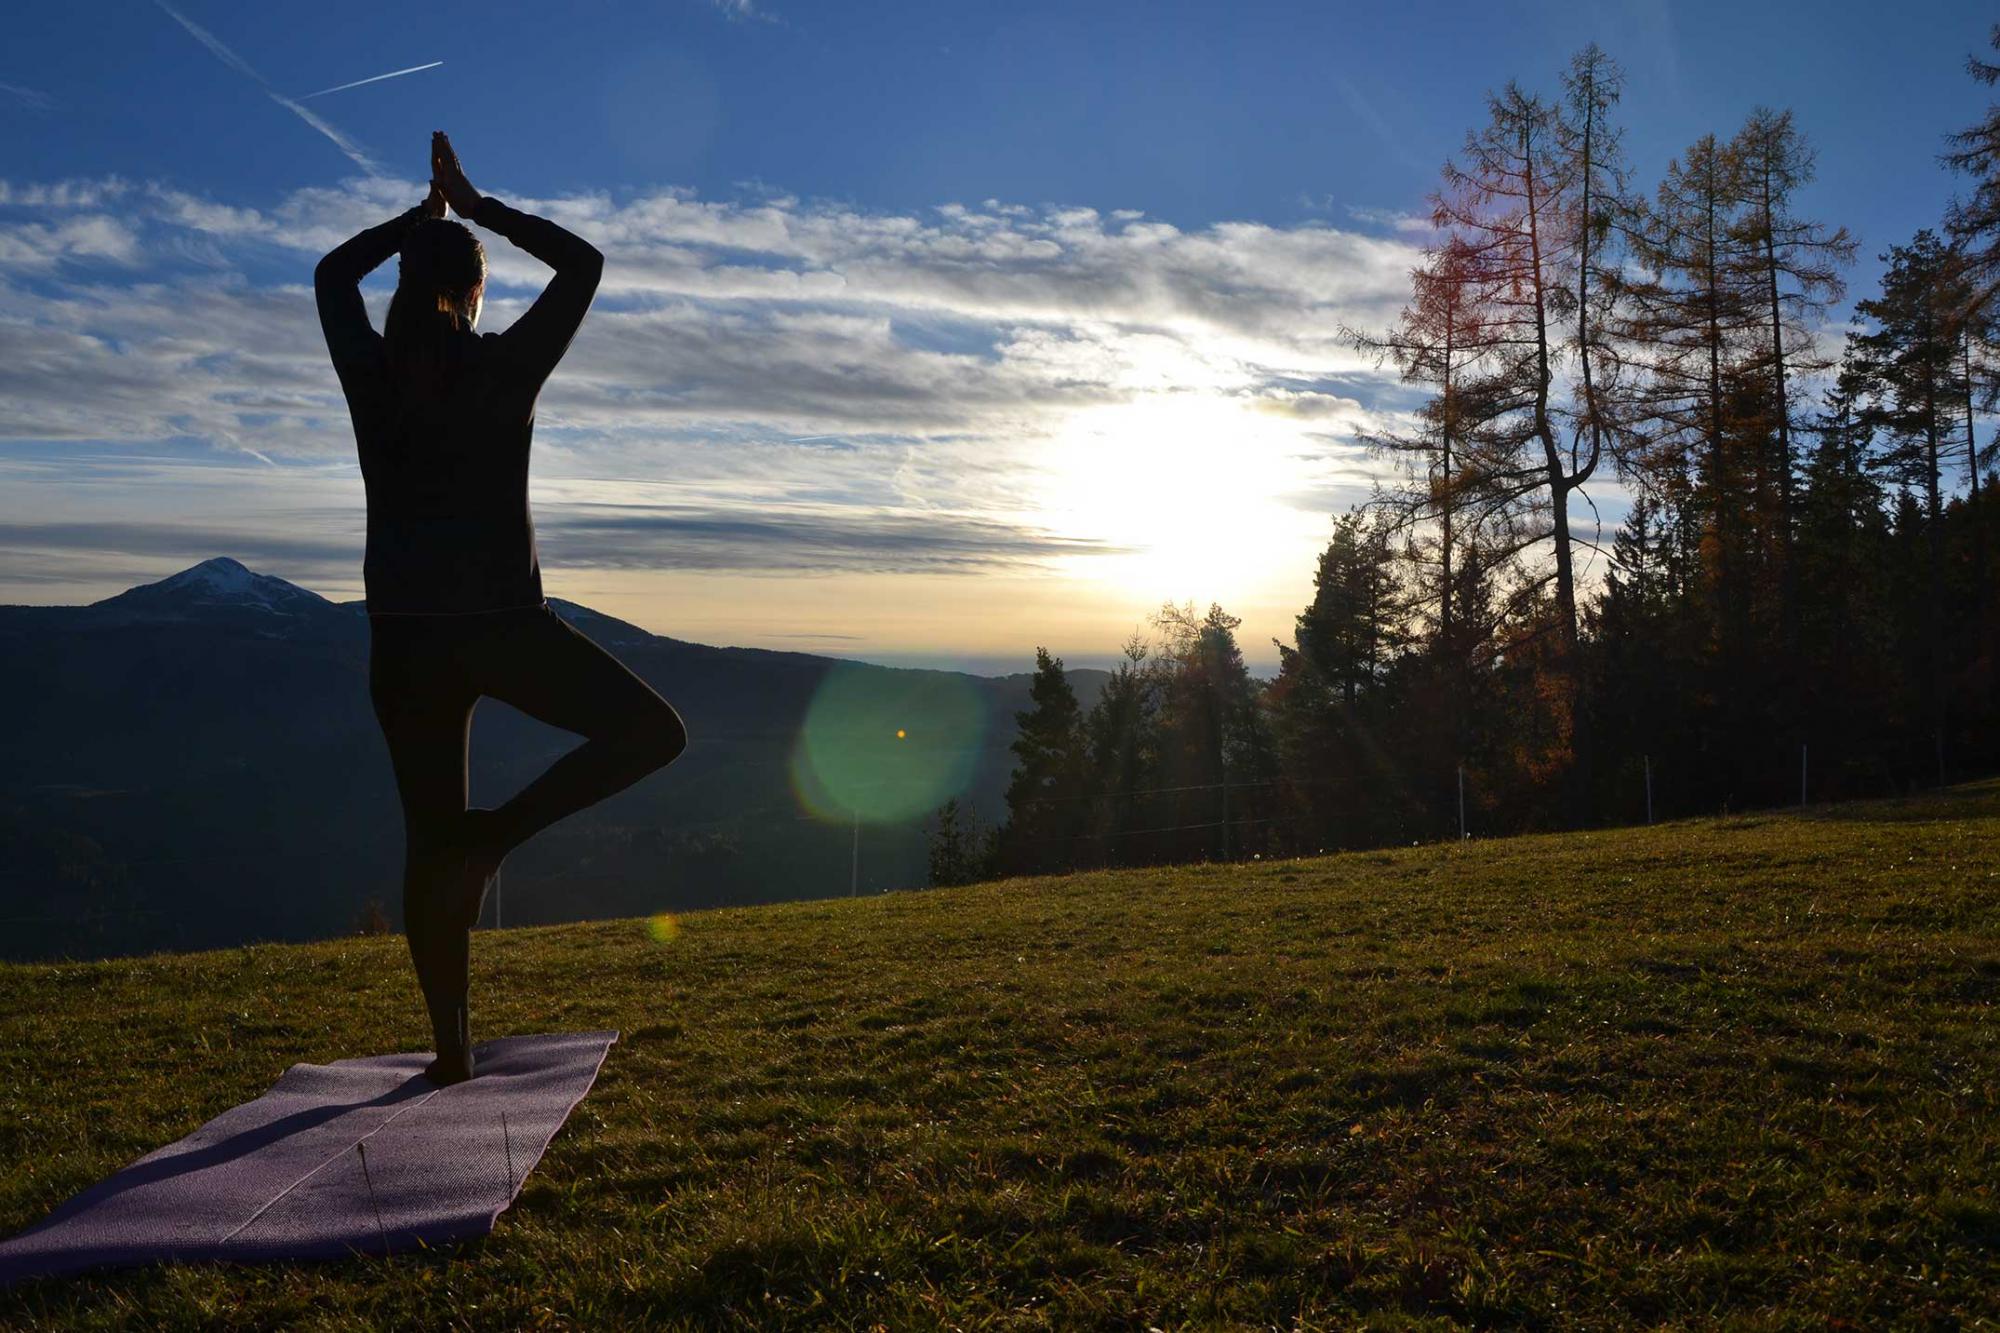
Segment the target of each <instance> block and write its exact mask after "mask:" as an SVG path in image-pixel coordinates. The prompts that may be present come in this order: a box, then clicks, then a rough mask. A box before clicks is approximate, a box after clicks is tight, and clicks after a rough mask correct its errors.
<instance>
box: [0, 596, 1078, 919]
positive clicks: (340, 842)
mask: <svg viewBox="0 0 2000 1333" xmlns="http://www.w3.org/2000/svg"><path fill="white" fill-rule="evenodd" d="M550 604H551V606H552V607H554V608H555V610H556V612H557V614H559V615H561V616H562V617H563V618H564V619H565V620H567V621H569V622H570V623H571V624H572V625H574V626H576V628H577V629H579V630H580V631H582V632H583V633H584V634H585V635H587V636H588V637H590V638H591V639H592V640H593V641H595V642H597V643H599V644H601V645H603V646H604V647H605V648H607V649H609V650H610V651H611V652H613V653H615V654H616V655H617V656H618V657H619V659H620V660H621V661H623V662H624V663H625V664H626V665H627V666H629V667H631V668H632V670H634V671H635V672H637V673H638V674H639V675H640V676H641V677H642V678H644V679H645V680H646V681H647V682H648V683H649V684H651V685H652V686H653V687H654V688H655V689H657V690H658V691H659V692H660V693H661V694H662V695H663V696H664V697H665V698H667V699H668V700H669V701H671V702H672V703H673V704H674V706H675V708H676V709H677V710H679V712H680V713H681V715H682V717H683V718H685V719H686V721H687V724H688V730H689V734H690V737H691V744H690V746H689V749H688V752H687V753H686V754H685V755H683V756H682V757H681V759H680V760H679V761H677V762H676V763H675V764H673V765H672V766H671V767H669V768H668V769H666V770H664V771H662V772H659V773H655V774H653V775H651V776H649V777H647V778H644V779H642V780H641V781H640V782H639V783H638V784H636V785H635V786H634V787H632V788H629V789H627V790H626V791H624V792H620V793H619V794H618V795H616V796H614V797H612V798H611V799H610V800H608V801H605V802H603V803H602V804H600V805H598V806H597V807H595V808H593V809H591V810H587V811H583V812H580V813H578V814H576V815H572V816H571V817H570V818H568V819H566V820H564V821H562V822H561V823H559V824H557V825H555V826H554V827H552V828H550V829H548V830H546V831H545V832H543V833H542V834H541V835H540V836H539V837H538V838H537V839H536V840H535V841H533V842H531V843H530V844H528V845H527V846H526V847H523V848H522V849H520V850H519V851H518V852H517V853H515V855H514V856H513V857H511V858H509V860H508V863H507V868H506V873H505V875H504V877H503V881H502V894H501V899H502V903H501V906H502V910H503V911H504V914H505V920H506V922H507V923H508V924H525V923H528V922H554V921H567V920H582V919H590V918H595V917H602V916H611V915H630V914H633V913H641V912H651V911H659V910H678V909H685V908H692V907H706V906H720V905H729V904H739V903H749V902H760V901H769V900H772V899H775V898H781V897H810V896H823V895H825V894H827V893H834V892H845V891H847V889H848V888H849V885H850V882H851V881H858V885H859V888H860V889H861V890H862V891H863V892H870V891H876V890H881V889H887V888H898V887H907V886H910V885H914V884H920V883H922V882H923V879H924V873H925V841H924V832H923V827H922V819H923V817H924V815H926V814H927V813H928V812H929V810H931V809H934V808H935V807H936V806H937V805H939V804H942V803H943V801H944V800H945V799H947V798H949V797H952V796H957V797H959V798H960V799H962V800H963V801H965V802H966V803H967V804H968V805H969V806H970V807H971V808H972V809H973V810H975V811H976V812H977V813H978V814H979V815H980V816H981V817H982V818H983V819H986V820H988V821H989V822H990V821H991V820H993V819H995V818H997V817H998V816H999V815H1000V813H1001V812H1002V809H1003V801H1002V793H1003V792H1004V790H1005V787H1006V782H1007V777H1008V774H1009V772H1010V771H1011V769H1012V755H1011V753H1010V752H1009V750H1008V746H1009V745H1010V744H1011V742H1012V740H1013V734H1014V722H1013V719H1014V714H1015V713H1016V712H1017V711H1020V710H1022V709H1025V708H1027V707H1028V706H1029V696H1028V684H1029V680H1030V675H1029V674H1028V673H1026V672H1023V673H1020V674H1017V675H1012V676H1005V677H981V676H971V675H966V674H963V673H957V672H944V671H922V670H907V669H899V668H891V667H880V666H874V665H870V664H865V663H858V662H849V661H842V660H839V659H834V658H827V657H819V656H815V655H812V654H808V653H789V652H772V651H767V650H764V649H757V648H719V647H711V646H709V645H706V644H697V643H689V642H685V641H683V640H678V639H673V638H669V637H666V636H664V635H657V634H652V633H650V632H648V631H646V630H644V629H641V628H640V627H639V626H637V625H633V624H630V623H628V622H626V621H623V620H619V619H617V618H615V617H612V616H607V615H603V614H602V613H600V612H597V611H594V610H591V609H590V608H589V607H586V606H582V605H579V604H577V603H574V602H568V601H564V600H562V599H559V598H552V599H550ZM368 645H369V636H368V619H367V610H366V605H365V603H363V602H361V601H352V602H333V601H329V600H328V599H326V598H324V597H320V596H319V595H317V594H316V593H313V592H310V591H308V590H306V589H304V588H300V587H298V586H296V585H294V584H291V583H288V582H286V581H285V580H284V579H281V578H276V577H274V576H271V575H267V574H259V573H256V572H253V571H252V570H250V569H248V568H246V567H244V566H243V565H242V564H241V563H239V562H238V561H236V560H232V559H229V558H228V557H218V558H215V559H212V560H204V561H202V562H201V563H200V564H197V565H194V566H192V567H191V568H188V569H185V570H182V571H181V572H180V573H178V574H174V575H172V576H171V577H169V578H165V579H161V580H159V581H158V582H156V583H149V584H144V585H142V586H139V587H135V588H131V589H128V590H126V591H125V592H122V593H119V594H117V595H116V596H113V597H107V598H105V599H103V600H102V601H98V602H94V603H91V604H90V605H88V606H60V607H54V606H0V697H5V698H7V699H10V700H12V701H13V706H12V708H10V710H9V712H10V716H11V717H12V719H13V720H14V721H13V724H12V725H10V726H9V727H8V728H6V729H5V730H4V731H0V866H5V867H6V870H5V871H4V872H0V956H5V957H11V958H36V957H50V956H57V955H75V956H90V955H105V954H116V953H130V952H135V951H143V950H150V949H161V948H176V949H178V948H194V947H207V946H215V945H226V944H234V943H241V942H245V941H249V940H259V939H308V938H318V937H325V936H328V935H333V934H339V933H343V932H346V931H348V930H351V929H353V928H354V927H355V925H356V923H357V921H358V920H360V919H362V918H363V917H365V916H367V915H369V914H370V904H371V902H372V903H374V904H377V905H379V908H380V910H381V911H382V913H383V914H384V915H385V916H386V917H387V918H388V919H390V920H391V921H393V920H395V919H397V917H398V916H399V899H400V894H401V885H400V875H401V861H402V845H403V844H402V816H401V811H400V807H399V805H398V803H397V799H396V788H395V779H394V775H393V773H392V772H391V770H390V765H389V758H388V752H387V749H386V747H385V746H384V744H383V741H382V736H381V731H380V729H379V727H378V725H377V723H376V721H375V716H374V712H373V708H372V706H371V703H370V700H369V695H368ZM1072 675H1073V678H1074V680H1075V682H1076V687H1077V692H1078V695H1079V698H1080V699H1082V701H1083V702H1084V704H1085V706H1086V707H1087V706H1088V705H1089V703H1090V702H1091V700H1092V699H1094V698H1095V695H1096V692H1097V690H1098V688H1100V687H1101V685H1102V681H1103V673H1101V672H1092V671H1078V672H1074V673H1072ZM809 727H810V733H811V740H810V742H808V739H807V733H808V728H809ZM577 743H578V741H577V738H576V737H575V736H574V735H572V734H571V733H568V732H565V731H561V730H558V729H556V728H553V727H549V726H545V725H543V724H542V723H539V722H537V721H535V720H534V719H532V718H529V717H527V716H525V715H524V714H522V713H519V712H517V711H516V710H514V709H512V708H510V707H508V706H507V705H505V704H503V703H501V702H499V701H498V700H493V699H487V700H483V701H481V703H480V705H479V706H478V708H477V710H476V713H475V724H474V727H473V737H472V742H471V747H470V768H471V772H470V780H469V799H470V801H471V802H472V803H473V804H476V805H497V804H499V803H501V802H502V801H503V800H505V799H506V798H507V797H508V796H509V795H511V794H512V793H513V792H514V791H515V790H517V789H519V788H520V787H521V786H522V785H524V784H525V783H526V782H527V781H529V780H530V779H531V778H532V777H533V776H534V775H535V774H536V773H538V772H540V771H541V770H542V769H543V768H545V767H546V766H547V765H548V764H549V763H550V762H552V761H553V760H554V759H555V758H556V757H557V756H559V755H560V754H562V753H563V752H564V751H566V750H568V749H570V748H572V747H573V746H574V745H576V744H577ZM871 793H872V794H871ZM882 793H887V795H888V796H889V797H892V798H893V799H880V798H881V795H882ZM849 806H857V807H860V808H861V814H860V816H859V817H858V818H857V817H856V815H855V814H854V813H853V812H852V811H850V810H849V809H848V807H849ZM857 866H858V870H857ZM490 919H491V918H490V916H489V921H490Z"/></svg>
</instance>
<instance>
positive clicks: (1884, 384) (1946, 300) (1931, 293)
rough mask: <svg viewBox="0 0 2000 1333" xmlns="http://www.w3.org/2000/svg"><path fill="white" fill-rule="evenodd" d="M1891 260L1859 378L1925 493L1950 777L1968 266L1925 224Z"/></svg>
mask: <svg viewBox="0 0 2000 1333" xmlns="http://www.w3.org/2000/svg"><path fill="white" fill-rule="evenodd" d="M1882 258H1883V260H1884V261H1885V262H1886V263H1887V264H1888V266H1889V267H1888V270H1887V271H1886V272H1884V273H1883V275H1882V290H1881V294H1880V295H1879V296H1875V297H1871V298H1869V299H1868V300H1865V301H1861V302H1858V303H1857V304H1856V306H1855V313H1856V314H1857V315H1859V316H1860V317H1861V318H1863V319H1866V320H1868V321H1870V322H1872V323H1873V324H1874V326H1875V327H1874V328H1873V329H1872V330H1870V331H1869V332H1866V333H1861V334H1857V335H1855V336H1854V338H1853V341H1852V346H1853V349H1854V365H1855V372H1856V380H1857V383H1858V384H1859V385H1860V386H1861V387H1862V389H1863V392H1864V393H1865V394H1866V406H1865V407H1864V409H1863V412H1862V416H1863V419H1864V420H1865V421H1866V422H1867V423H1868V424H1869V426H1870V427H1871V428H1873V429H1874V430H1876V431H1877V432H1879V434H1878V446H1877V451H1876V462H1877V464H1878V465H1879V466H1880V467H1882V468H1883V469H1884V470H1885V471H1886V472H1887V473H1888V475H1889V476H1890V477H1892V478H1893V479H1894V480H1896V481H1898V482H1900V483H1902V484H1903V485H1905V486H1912V487H1916V488H1918V489H1919V490H1921V491H1922V493H1923V513H1924V530H1925V549H1926V554H1927V557H1928V558H1927V561H1926V564H1927V578H1926V584H1927V596H1926V597H1925V598H1924V605H1925V632H1924V654H1923V656H1924V676H1925V679H1926V681H1927V683H1928V687H1929V694H1930V701H1931V710H1930V711H1931V719H1932V723H1933V726H1934V727H1935V728H1936V734H1937V738H1938V740H1937V744H1938V754H1939V758H1938V763H1939V769H1940V780H1942V769H1943V765H1944V757H1943V745H1944V739H1943V738H1944V735H1945V723H1946V711H1945V672H1946V662H1945V655H1944V642H1943V640H1944V600H1945V595H1944V591H1945V569H1944V480H1943V460H1944V450H1945V447H1946V443H1947V441H1948V440H1950V439H1951V438H1952V436H1953V435H1954V434H1955V431H1954V426H1955V425H1956V417H1957V413H1958V412H1959V411H1960V410H1961V409H1962V405H1963V403H1964V400H1963V398H1962V397H1961V395H1960V394H1959V393H1957V392H1956V391H1955V390H1956V385H1957V374H1956V370H1957V364H1956V363H1957V362H1958V359H1959V356H1958V347H1957V324H1956V321H1955V319H1954V316H1953V313H1952V312H1954V311H1955V310H1957V309H1960V308H1962V305H1963V301H1964V294H1963V289H1962V288H1961V287H1960V286H1959V285H1958V282H1957V279H1958V277H1959V274H1960V272H1961V270H1960V269H1959V267H1958V265H1957V264H1956V263H1955V261H1954V258H1953V256H1952V254H1951V252H1950V251H1949V250H1947V249H1946V248H1945V246H1944V244H1943V242H1941V241H1940V240H1939V239H1938V237H1937V235H1936V234H1935V233H1934V232H1932V231H1930V230H1929V229H1928V228H1926V229H1924V230H1922V231H1919V232H1918V233H1917V234H1916V236H1915V237H1914V238H1912V240H1911V241H1910V243H1909V244H1908V245H1898V246H1892V247H1890V249H1889V252H1888V253H1887V254H1885V255H1883V256H1882Z"/></svg>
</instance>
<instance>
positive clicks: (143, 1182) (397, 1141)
mask: <svg viewBox="0 0 2000 1333" xmlns="http://www.w3.org/2000/svg"><path fill="white" fill-rule="evenodd" d="M617 1039H618V1034H617V1033H616V1032H566V1033H552V1034H547V1035H543V1036H533V1037H499V1038H496V1039H494V1040H492V1041H488V1042H482V1043H479V1044H478V1045H476V1046H474V1047H473V1056H474V1061H475V1068H476V1069H477V1070H478V1071H479V1072H478V1076H477V1077H476V1078H474V1079H472V1080H471V1081H469V1082H466V1083H457V1084H454V1085H452V1086H451V1087H448V1088H439V1087H437V1086H436V1085H435V1084H433V1083H431V1081H430V1080H429V1079H426V1078H425V1077H424V1076H423V1071H424V1066H426V1065H428V1064H429V1063H430V1062H431V1056H430V1053H429V1052H428V1051H426V1052H423V1053H420V1054H417V1053H412V1054H404V1055H371V1056H366V1057H362V1058H358V1059H351V1060H335V1061H334V1062H333V1063H331V1064H325V1065H308V1064H297V1065H293V1066H292V1067H291V1068H290V1069H289V1070H287V1071H285V1074H284V1076H283V1077H282V1078H280V1079H279V1080H278V1081H277V1082H276V1083H275V1084H273V1085H272V1086H271V1090H270V1091H269V1092H267V1093H265V1094H264V1095H263V1096H261V1097H259V1098H257V1099H256V1100H255V1101H251V1102H245V1103H244V1104H243V1105H241V1106H233V1107H231V1108H230V1109H229V1110H227V1111H224V1112H223V1113H222V1114H221V1115H219V1116H217V1117H215V1119H213V1120H211V1121H209V1122H208V1123H207V1124H205V1125H203V1126H202V1127H201V1128H199V1129H197V1130H195V1131H194V1133H192V1134H190V1135H188V1136H187V1137H186V1138H184V1139H181V1140H180V1141H179V1142H176V1143H170V1144H168V1145H167V1146H166V1147H164V1148H161V1149H159V1150H158V1151H157V1152H152V1153H148V1154H147V1155H146V1156H144V1157H141V1158H140V1159H139V1160H138V1161H136V1162H134V1163H133V1164H132V1165H130V1166H128V1167H126V1168H125V1169H124V1170H123V1171H120V1172H118V1173H117V1174H116V1175H114V1176H111V1177H109V1178H107V1179H105V1180H102V1181H100V1182H98V1183H97V1184H95V1185H93V1186H91V1187H90V1188H89V1189H87V1190H85V1191H84V1192H83V1193H81V1194H79V1195H77V1196H76V1197H75V1198H73V1199H71V1200H70V1201H69V1202H67V1203H65V1204H63V1205H62V1206H61V1207H59V1208H57V1209H56V1210H55V1211H54V1212H53V1213H50V1214H49V1216H48V1217H47V1218H45V1219H43V1220H42V1221H41V1222H40V1223H38V1224H36V1225H35V1226H32V1227H30V1228H28V1229H27V1230H26V1231H23V1232H21V1233H20V1234H19V1235H17V1236H14V1237H12V1238H10V1239H8V1240H5V1241H0V1285H5V1284H7V1283H11V1282H16V1281H19V1280H21V1279H23V1278H31V1277H60V1276H64V1275H67V1274H70V1273H79V1272H82V1271H84V1270H86V1269H91V1268H101V1267H118V1266H130V1265H133V1264H145V1263H156V1262H161V1261H167V1260H181V1261H189V1260H202V1259H223V1260H233V1261H255V1260H265V1259H328V1258H338V1257H340V1256H343V1255H348V1254H372V1255H379V1254H385V1253H391V1252H394V1251H397V1250H407V1249H413V1248H415V1247H416V1246H417V1245H418V1244H419V1243H422V1244H425V1245H437V1244H442V1243H445V1242H449V1241H458V1240H465V1239H468V1238H469V1237H473V1236H483V1235H485V1234H486V1233H487V1232H489V1231H491V1230H492V1229H493V1222H494V1219H495V1218H497V1217H499V1216H500V1214H501V1213H502V1212H503V1211H505V1209H506V1207H507V1205H508V1204H510V1203H512V1202H513V1201H514V1196H515V1195H516V1194H518V1193H519V1192H520V1189H521V1185H522V1183H523V1182H524V1181H525V1180H526V1179H527V1175H528V1172H529V1171H530V1170H532V1169H533V1168H534V1165H535V1163H536V1162H538V1161H540V1160H541V1156H542V1152H543V1150H544V1149H546V1148H547V1147H548V1146H549V1140H550V1139H552V1138H554V1137H555V1132H556V1131H557V1130H558V1129H560V1128H562V1124H563V1121H565V1120H567V1119H568V1118H569V1113H570V1112H571V1111H572V1110H574V1109H575V1107H576V1104H577V1103H578V1102H580V1101H582V1100H583V1096H584V1094H585V1093H586V1092H589V1091H590V1085H591V1084H592V1083H593V1082H595V1081H596V1079H597V1071H598V1068H599V1067H600V1066H602V1065H603V1063H604V1057H605V1055H606V1053H607V1052H608V1051H609V1050H610V1047H611V1043H612V1042H614V1041H616V1040H617Z"/></svg>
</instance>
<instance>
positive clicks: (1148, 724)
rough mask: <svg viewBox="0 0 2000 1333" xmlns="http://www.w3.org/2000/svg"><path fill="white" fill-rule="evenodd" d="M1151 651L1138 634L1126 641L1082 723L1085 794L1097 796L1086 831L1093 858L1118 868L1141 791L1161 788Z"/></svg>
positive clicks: (1139, 810)
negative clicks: (1094, 851)
mask: <svg viewBox="0 0 2000 1333" xmlns="http://www.w3.org/2000/svg"><path fill="white" fill-rule="evenodd" d="M1150 654H1151V649H1150V648H1149V647H1148V646H1147V644H1146V641H1145V639H1144V638H1143V637H1141V636H1139V635H1136V634H1135V635H1134V636H1132V638H1130V639H1128V640H1127V641H1126V643H1125V655H1124V660H1122V661H1120V662H1119V663H1118V665H1117V667H1115V668H1114V669H1113V670H1112V672H1111V678H1110V679H1109V680H1107V681H1105V682H1104V688H1103V690H1102V691H1101V692H1100V693H1099V694H1098V696H1097V702H1096V703H1095V704H1093V705H1091V709H1090V714H1089V716H1088V717H1086V718H1085V719H1084V724H1083V734H1084V743H1085V747H1086V750H1087V752H1088V756H1089V757H1088V762H1089V769H1090V778H1089V782H1090V791H1091V794H1092V795H1093V796H1094V797H1095V798H1096V801H1095V809H1094V811H1093V815H1094V818H1093V819H1092V821H1091V828H1090V831H1091V833H1092V835H1093V837H1092V843H1091V845H1093V846H1095V847H1096V848H1098V849H1099V851H1098V855H1097V857H1096V858H1095V859H1098V860H1101V861H1106V862H1110V863H1112V864H1120V863H1122V862H1123V861H1125V860H1129V859H1132V851H1133V848H1132V844H1130V843H1129V842H1124V841H1121V835H1122V834H1124V833H1125V832H1127V831H1129V830H1131V829H1135V828H1141V827H1145V826H1146V825H1144V824H1141V823H1137V822H1135V821H1136V820H1138V819H1140V817H1141V816H1142V815H1143V814H1144V812H1145V807H1144V805H1143V804H1142V801H1141V797H1140V793H1142V792H1144V791H1146V790H1148V789H1149V788H1151V787H1155V786H1159V785H1163V784H1161V783H1159V782H1158V781H1157V778H1156V775H1157V774H1158V772H1159V696H1160V692H1159V674H1158V673H1157V672H1156V671H1154V670H1153V669H1152V667H1151V664H1150V663H1149V662H1148V661H1147V658H1148V657H1149V656H1150Z"/></svg>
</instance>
